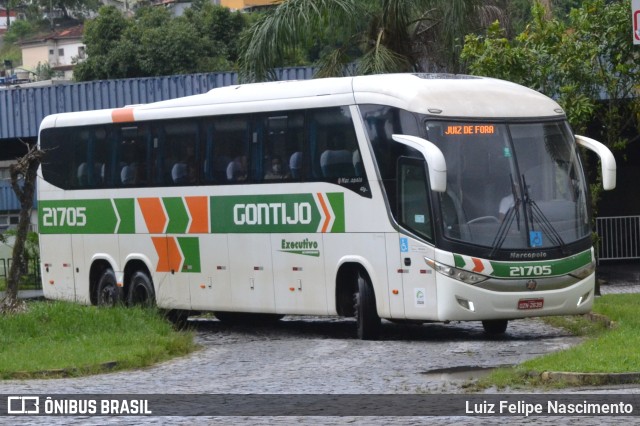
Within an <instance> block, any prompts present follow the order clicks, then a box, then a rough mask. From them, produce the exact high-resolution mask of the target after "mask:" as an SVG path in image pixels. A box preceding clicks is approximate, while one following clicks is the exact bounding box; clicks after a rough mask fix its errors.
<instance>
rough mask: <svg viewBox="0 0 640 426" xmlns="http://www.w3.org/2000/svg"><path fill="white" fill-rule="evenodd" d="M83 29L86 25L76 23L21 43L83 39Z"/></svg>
mask: <svg viewBox="0 0 640 426" xmlns="http://www.w3.org/2000/svg"><path fill="white" fill-rule="evenodd" d="M83 31H84V25H76V26H75V27H69V28H63V29H60V30H56V31H53V32H49V33H45V34H40V35H38V36H35V37H32V38H29V39H26V40H22V41H21V42H20V45H21V46H22V45H28V44H40V43H46V42H47V41H49V40H82V34H83Z"/></svg>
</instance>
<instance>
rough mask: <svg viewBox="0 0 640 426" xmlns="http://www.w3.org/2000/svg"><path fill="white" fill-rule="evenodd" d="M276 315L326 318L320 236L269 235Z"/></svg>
mask: <svg viewBox="0 0 640 426" xmlns="http://www.w3.org/2000/svg"><path fill="white" fill-rule="evenodd" d="M271 244H272V245H271V251H272V254H273V275H274V290H275V300H276V311H277V312H278V313H282V314H312V315H327V295H326V291H325V290H326V289H325V271H324V256H325V252H324V250H323V247H322V236H321V235H320V234H273V235H271Z"/></svg>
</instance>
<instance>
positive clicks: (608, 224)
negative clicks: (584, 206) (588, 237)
mask: <svg viewBox="0 0 640 426" xmlns="http://www.w3.org/2000/svg"><path fill="white" fill-rule="evenodd" d="M596 232H597V233H598V236H599V237H600V242H599V244H598V261H601V260H618V259H620V260H622V259H629V260H630V259H640V216H612V217H599V218H597V219H596Z"/></svg>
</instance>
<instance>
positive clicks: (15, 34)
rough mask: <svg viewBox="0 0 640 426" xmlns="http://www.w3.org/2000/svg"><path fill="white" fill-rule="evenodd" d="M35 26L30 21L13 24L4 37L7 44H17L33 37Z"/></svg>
mask: <svg viewBox="0 0 640 426" xmlns="http://www.w3.org/2000/svg"><path fill="white" fill-rule="evenodd" d="M33 30H34V25H33V24H32V23H30V22H29V21H25V20H20V21H15V22H12V23H11V26H10V27H9V29H8V30H7V32H6V33H5V35H4V41H5V43H15V42H17V41H19V40H22V39H23V38H25V37H27V36H29V35H31V34H32V33H33Z"/></svg>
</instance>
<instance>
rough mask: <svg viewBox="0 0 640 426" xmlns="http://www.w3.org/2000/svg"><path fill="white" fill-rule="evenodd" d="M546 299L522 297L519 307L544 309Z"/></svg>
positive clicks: (523, 308) (522, 308) (521, 308)
mask: <svg viewBox="0 0 640 426" xmlns="http://www.w3.org/2000/svg"><path fill="white" fill-rule="evenodd" d="M543 305H544V299H520V300H518V309H520V310H528V309H542V306H543Z"/></svg>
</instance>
